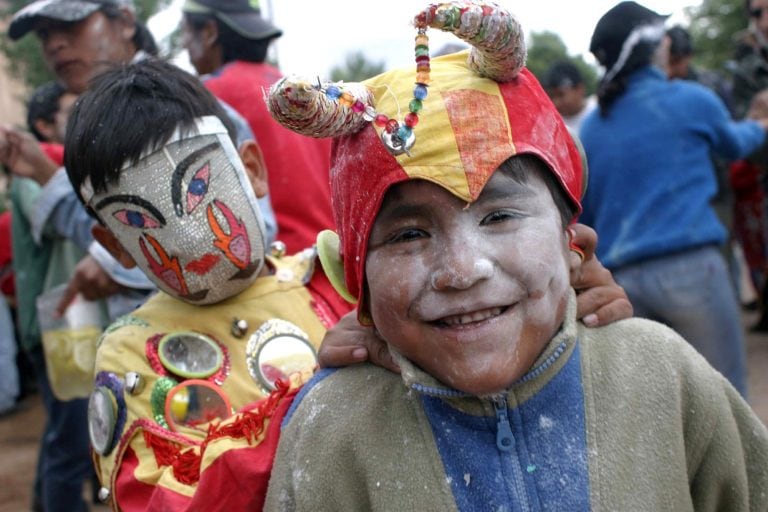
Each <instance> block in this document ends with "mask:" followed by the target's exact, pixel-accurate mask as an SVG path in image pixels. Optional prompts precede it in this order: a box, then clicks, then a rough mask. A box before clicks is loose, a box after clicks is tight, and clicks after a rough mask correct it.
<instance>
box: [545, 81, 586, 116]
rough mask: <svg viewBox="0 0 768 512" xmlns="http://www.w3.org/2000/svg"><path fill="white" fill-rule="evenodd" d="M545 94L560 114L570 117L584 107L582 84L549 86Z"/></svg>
mask: <svg viewBox="0 0 768 512" xmlns="http://www.w3.org/2000/svg"><path fill="white" fill-rule="evenodd" d="M547 94H548V95H549V97H550V98H551V99H552V103H554V104H555V108H556V109H557V111H558V112H560V115H561V116H564V117H570V116H574V115H576V114H578V113H579V112H581V111H582V109H583V108H584V103H585V99H584V94H585V89H584V84H579V85H575V86H563V87H551V88H549V89H547Z"/></svg>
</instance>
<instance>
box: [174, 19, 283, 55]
mask: <svg viewBox="0 0 768 512" xmlns="http://www.w3.org/2000/svg"><path fill="white" fill-rule="evenodd" d="M184 19H185V21H186V22H187V24H188V25H189V26H190V27H192V30H194V31H195V32H199V31H200V30H202V29H203V27H204V26H205V24H206V23H208V22H209V21H214V22H215V23H216V25H217V26H218V30H219V38H218V40H217V41H218V43H219V44H220V45H221V53H222V55H221V58H222V60H223V61H224V63H227V62H232V61H233V60H244V61H246V62H256V63H261V62H264V61H265V60H267V51H268V50H269V45H270V44H271V43H272V41H273V40H274V39H276V38H277V37H279V34H276V35H274V36H272V37H267V38H264V39H249V38H247V37H244V36H241V35H240V34H238V33H237V32H235V31H234V30H232V29H231V28H229V26H227V24H226V23H222V22H221V21H220V20H219V19H217V18H216V16H211V15H208V14H200V13H192V12H185V13H184Z"/></svg>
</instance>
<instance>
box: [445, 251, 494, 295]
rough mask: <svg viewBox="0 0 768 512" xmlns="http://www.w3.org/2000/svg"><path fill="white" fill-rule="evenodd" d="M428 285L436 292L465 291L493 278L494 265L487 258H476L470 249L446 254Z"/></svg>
mask: <svg viewBox="0 0 768 512" xmlns="http://www.w3.org/2000/svg"><path fill="white" fill-rule="evenodd" d="M436 263H437V264H438V266H437V268H436V269H435V270H434V272H432V276H431V277H430V285H431V286H432V288H433V289H435V290H438V291H444V290H450V289H453V290H466V289H468V288H471V287H472V286H473V285H475V284H476V283H478V282H480V281H483V280H485V279H490V278H491V277H492V276H493V272H494V265H493V263H492V262H491V260H489V259H488V258H485V257H481V256H478V255H477V254H475V253H474V252H473V251H472V250H471V248H468V247H465V248H464V249H463V250H461V251H451V254H448V253H446V254H445V256H444V257H443V258H440V259H439V260H438V261H437V262H436Z"/></svg>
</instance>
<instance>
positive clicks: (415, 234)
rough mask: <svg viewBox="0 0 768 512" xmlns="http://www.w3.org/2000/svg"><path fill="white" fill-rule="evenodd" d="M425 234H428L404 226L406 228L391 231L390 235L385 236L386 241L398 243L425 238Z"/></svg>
mask: <svg viewBox="0 0 768 512" xmlns="http://www.w3.org/2000/svg"><path fill="white" fill-rule="evenodd" d="M426 236H428V235H427V233H425V232H424V231H423V230H421V229H416V228H406V229H401V230H399V231H396V232H394V233H392V234H391V235H390V236H388V237H387V240H386V243H388V244H398V243H402V242H411V241H413V240H418V239H420V238H425V237H426Z"/></svg>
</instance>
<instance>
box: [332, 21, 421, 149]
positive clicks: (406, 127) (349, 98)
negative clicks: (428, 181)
mask: <svg viewBox="0 0 768 512" xmlns="http://www.w3.org/2000/svg"><path fill="white" fill-rule="evenodd" d="M416 29H417V34H416V40H415V43H416V44H415V48H414V53H415V57H416V85H415V86H414V88H413V99H412V100H411V101H410V103H408V113H407V114H406V115H405V117H404V118H403V120H402V123H401V122H398V121H397V120H396V119H391V118H389V117H387V116H386V115H385V114H381V113H377V112H376V109H374V108H373V107H372V106H370V105H366V104H365V103H364V102H363V101H362V100H360V99H359V98H355V96H354V95H353V94H352V93H350V92H349V91H345V90H344V89H343V88H342V86H339V85H329V86H327V87H323V85H322V84H318V85H317V88H318V89H319V90H320V91H321V92H323V93H324V94H325V96H326V97H327V98H328V99H331V100H334V101H336V102H338V103H339V104H340V105H344V106H346V107H349V108H351V109H352V111H353V112H355V113H358V114H362V116H363V118H364V119H365V120H366V121H373V123H374V124H375V125H376V126H378V127H379V128H383V129H384V130H383V131H382V133H381V140H382V141H383V142H384V145H385V146H386V148H387V149H388V150H389V152H390V153H392V154H393V155H395V156H397V155H401V154H403V153H406V154H407V155H408V156H410V149H411V148H412V147H413V144H414V143H415V142H416V135H415V134H414V133H413V128H414V127H415V126H416V125H417V124H418V122H419V112H421V109H422V107H423V101H424V100H425V99H426V97H427V87H428V86H429V80H430V79H429V72H430V64H429V37H427V33H426V32H427V24H426V22H425V21H424V20H423V19H419V20H417V22H416Z"/></svg>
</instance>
